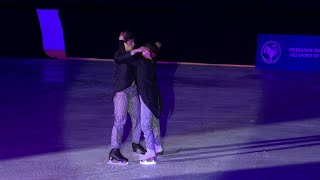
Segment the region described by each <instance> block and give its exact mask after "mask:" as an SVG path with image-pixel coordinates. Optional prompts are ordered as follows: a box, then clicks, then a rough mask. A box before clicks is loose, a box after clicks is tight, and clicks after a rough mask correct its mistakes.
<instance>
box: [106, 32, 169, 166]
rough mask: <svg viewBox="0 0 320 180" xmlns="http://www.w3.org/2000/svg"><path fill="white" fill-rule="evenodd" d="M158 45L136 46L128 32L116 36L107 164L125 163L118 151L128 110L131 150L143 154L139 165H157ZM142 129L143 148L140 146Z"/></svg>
mask: <svg viewBox="0 0 320 180" xmlns="http://www.w3.org/2000/svg"><path fill="white" fill-rule="evenodd" d="M160 47H161V44H160V43H159V42H156V43H146V44H145V45H144V46H142V47H139V48H136V49H135V37H134V36H133V34H132V33H131V32H128V31H127V32H122V33H121V34H120V36H119V49H118V51H117V52H116V53H115V56H114V62H115V91H114V96H113V103H114V124H113V128H112V135H111V151H110V153H109V163H110V164H128V159H127V158H125V157H124V156H123V155H122V154H121V152H120V148H121V141H122V135H123V127H124V125H125V123H126V120H127V113H129V115H130V117H131V121H132V150H133V152H136V153H139V154H142V155H143V156H141V158H140V164H156V156H157V155H162V154H163V149H162V146H161V142H160V125H159V116H160V106H161V104H160V91H159V88H158V86H157V83H156V66H157V62H156V60H155V57H156V56H157V54H158V53H159V49H160ZM141 130H142V131H143V134H144V138H145V142H146V149H145V148H144V147H142V146H141V145H140V136H141Z"/></svg>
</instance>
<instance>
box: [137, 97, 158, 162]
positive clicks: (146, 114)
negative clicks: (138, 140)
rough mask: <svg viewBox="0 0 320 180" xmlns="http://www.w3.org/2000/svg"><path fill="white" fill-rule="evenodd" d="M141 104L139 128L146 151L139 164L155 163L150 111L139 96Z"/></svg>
mask: <svg viewBox="0 0 320 180" xmlns="http://www.w3.org/2000/svg"><path fill="white" fill-rule="evenodd" d="M140 104H141V128H142V131H143V134H144V138H145V141H146V147H147V152H146V153H145V155H144V156H143V157H142V158H141V159H140V160H141V161H140V163H141V164H155V156H156V152H155V150H154V137H153V129H152V116H153V114H152V112H151V111H150V109H149V108H148V107H147V106H146V105H145V103H144V102H143V100H142V98H141V97H140Z"/></svg>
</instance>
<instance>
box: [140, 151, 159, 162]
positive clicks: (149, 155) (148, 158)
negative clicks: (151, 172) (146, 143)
mask: <svg viewBox="0 0 320 180" xmlns="http://www.w3.org/2000/svg"><path fill="white" fill-rule="evenodd" d="M140 164H143V165H153V164H156V153H155V151H154V150H150V149H147V152H146V153H145V154H144V155H143V156H142V157H141V158H140Z"/></svg>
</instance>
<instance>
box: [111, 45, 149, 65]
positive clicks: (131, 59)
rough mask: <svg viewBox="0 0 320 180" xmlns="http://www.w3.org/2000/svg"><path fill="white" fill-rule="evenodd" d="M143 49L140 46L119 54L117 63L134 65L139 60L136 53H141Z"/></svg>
mask: <svg viewBox="0 0 320 180" xmlns="http://www.w3.org/2000/svg"><path fill="white" fill-rule="evenodd" d="M144 51H145V48H144V47H140V48H137V49H134V50H132V51H130V52H127V53H123V54H119V55H118V57H117V60H116V61H117V62H118V63H127V64H131V65H134V66H136V64H137V62H138V61H139V58H137V57H136V54H137V53H142V52H144Z"/></svg>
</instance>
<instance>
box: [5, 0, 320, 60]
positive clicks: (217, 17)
mask: <svg viewBox="0 0 320 180" xmlns="http://www.w3.org/2000/svg"><path fill="white" fill-rule="evenodd" d="M0 7H1V8H0V23H1V31H0V38H1V42H0V56H2V57H16V56H19V57H26V56H27V57H44V53H43V51H42V44H41V32H40V27H39V22H38V18H37V14H36V11H35V9H36V8H49V9H50V8H54V9H57V8H58V9H59V10H60V14H59V15H60V18H61V22H62V26H63V29H64V33H65V43H66V50H67V55H68V56H72V57H95V58H112V56H113V52H114V51H115V49H116V48H117V46H116V43H117V38H118V34H119V32H120V31H121V30H123V29H129V30H132V31H133V32H135V33H136V34H137V37H138V39H139V42H143V41H146V40H159V41H161V42H162V43H163V49H162V53H161V54H160V59H161V60H165V61H188V62H204V63H226V64H255V50H256V49H255V48H256V42H257V34H258V33H280V34H320V25H319V22H320V20H319V17H320V16H319V12H320V8H319V7H320V2H317V1H296V0H293V1H289V0H256V1H248V0H247V1H246V0H241V1H240V0H225V1H182V0H170V1H169V0H162V1H159V2H153V1H147V0H138V1H129V0H122V1H116V0H110V1H107V0H105V1H102V0H91V1H84V0H64V1H62V0H60V1H53V0H47V1H45V0H44V1H41V2H40V1H28V2H25V1H22V0H15V1H13V0H10V1H9V0H2V1H1V2H0Z"/></svg>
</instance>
